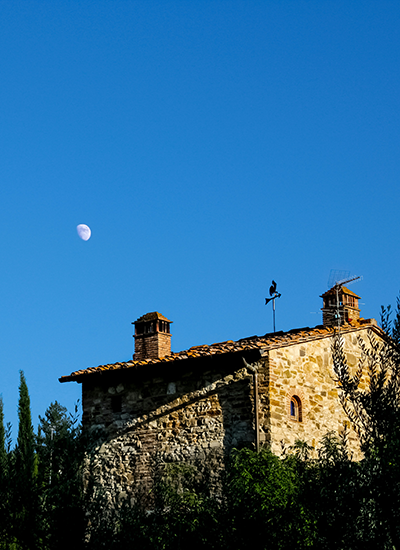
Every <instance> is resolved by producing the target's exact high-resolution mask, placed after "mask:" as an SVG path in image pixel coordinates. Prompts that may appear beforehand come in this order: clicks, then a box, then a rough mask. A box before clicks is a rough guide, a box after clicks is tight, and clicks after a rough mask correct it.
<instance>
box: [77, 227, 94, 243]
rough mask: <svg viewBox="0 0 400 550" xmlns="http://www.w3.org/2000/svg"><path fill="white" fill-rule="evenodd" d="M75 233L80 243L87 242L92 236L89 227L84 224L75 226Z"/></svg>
mask: <svg viewBox="0 0 400 550" xmlns="http://www.w3.org/2000/svg"><path fill="white" fill-rule="evenodd" d="M76 231H77V232H78V235H79V237H80V238H81V239H82V241H88V240H89V239H90V236H91V234H92V232H91V231H90V227H89V226H88V225H86V224H84V223H80V224H79V225H77V226H76Z"/></svg>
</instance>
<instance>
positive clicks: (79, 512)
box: [36, 401, 93, 549]
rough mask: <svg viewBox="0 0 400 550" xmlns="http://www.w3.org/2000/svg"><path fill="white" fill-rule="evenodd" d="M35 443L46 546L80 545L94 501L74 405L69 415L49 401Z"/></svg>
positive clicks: (82, 541) (40, 420)
mask: <svg viewBox="0 0 400 550" xmlns="http://www.w3.org/2000/svg"><path fill="white" fill-rule="evenodd" d="M36 446H37V456H38V458H39V471H38V479H39V485H40V487H41V494H42V513H43V514H44V517H45V518H46V537H45V539H46V544H47V547H48V548H50V549H53V548H54V549H59V548H61V547H71V548H75V549H78V548H80V547H83V544H84V538H85V531H86V526H87V516H86V511H87V510H88V508H89V507H90V506H93V503H91V502H90V498H89V495H87V493H86V492H85V490H84V484H83V473H82V467H83V466H82V465H83V463H84V457H85V452H86V449H87V442H86V439H85V436H84V434H83V433H82V429H81V426H80V424H79V421H78V412H77V408H76V410H75V414H74V415H71V414H68V411H67V409H66V408H65V407H63V406H62V405H60V404H59V403H58V402H57V401H55V402H54V403H51V404H50V406H49V407H48V408H47V410H46V412H45V414H44V417H41V416H39V427H38V435H37V438H36ZM86 497H88V498H86ZM71 526H73V528H71Z"/></svg>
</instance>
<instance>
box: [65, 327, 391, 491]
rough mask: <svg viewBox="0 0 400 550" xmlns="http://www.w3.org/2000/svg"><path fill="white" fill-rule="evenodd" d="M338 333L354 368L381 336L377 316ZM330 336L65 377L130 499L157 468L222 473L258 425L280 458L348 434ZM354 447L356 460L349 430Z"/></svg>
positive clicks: (251, 342) (242, 343) (273, 337)
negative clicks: (203, 463) (204, 465)
mask: <svg viewBox="0 0 400 550" xmlns="http://www.w3.org/2000/svg"><path fill="white" fill-rule="evenodd" d="M164 319H165V318H164ZM341 331H342V337H343V340H344V349H345V353H346V356H347V359H348V362H349V364H350V365H351V366H356V364H357V363H358V359H359V357H360V347H359V344H358V339H359V338H362V339H363V340H364V341H368V333H370V334H373V335H374V337H375V338H381V337H382V336H383V333H382V331H381V329H379V327H378V326H377V324H376V322H375V321H374V320H373V319H371V320H368V321H365V320H362V319H359V320H357V321H354V322H352V323H351V324H346V325H343V327H342V329H341ZM332 336H333V329H332V328H330V327H324V326H318V327H315V328H313V329H308V328H307V329H299V330H294V331H290V332H287V333H277V334H269V335H266V336H263V337H252V338H248V339H243V340H239V341H238V342H231V341H229V342H224V343H221V344H213V345H211V346H198V347H194V348H191V349H190V350H186V351H183V352H179V353H171V354H168V355H165V356H163V357H156V358H149V359H143V360H137V359H136V356H134V360H133V361H130V362H126V363H116V364H113V365H103V366H100V367H96V368H89V369H86V370H83V371H77V372H74V373H72V374H71V375H70V376H66V377H63V378H61V379H60V380H61V381H62V382H66V381H73V380H76V381H78V382H81V383H82V396H83V400H82V401H83V424H84V426H85V427H87V428H89V429H97V430H99V433H101V434H102V435H101V441H100V442H99V450H98V455H97V473H98V475H99V477H100V479H101V480H102V482H103V483H104V484H105V485H106V486H110V487H112V488H113V489H114V490H115V489H116V491H117V493H120V494H121V495H122V496H124V495H125V494H127V493H130V492H132V491H134V489H135V488H136V487H138V486H143V485H146V484H149V483H151V479H152V475H153V467H154V464H155V463H156V462H162V463H168V462H176V461H178V462H182V461H185V462H187V461H195V460H196V459H203V460H204V459H207V461H208V464H209V465H211V466H212V467H211V468H210V470H211V475H214V476H217V475H218V471H219V470H220V468H221V467H222V466H223V462H224V459H225V458H226V457H227V456H228V455H229V453H230V452H231V450H232V449H233V448H234V447H240V446H243V445H250V446H254V445H255V442H256V439H257V437H256V427H257V426H258V437H259V441H260V443H261V445H268V446H270V448H271V449H272V451H273V452H275V453H277V454H279V453H280V452H281V449H282V445H284V446H286V447H288V446H290V445H293V444H294V443H295V441H296V440H298V439H300V440H304V441H306V442H307V443H309V444H310V445H312V446H313V447H315V446H316V445H317V444H318V442H319V441H320V440H321V438H322V437H323V436H324V435H325V434H326V433H327V432H330V431H334V432H338V431H340V430H342V429H343V426H344V423H345V422H346V420H347V419H346V417H345V414H344V413H343V411H342V408H341V405H340V402H339V399H338V389H337V384H336V382H335V379H334V373H333V370H332V357H331V343H332ZM254 372H256V373H257V377H255V375H254ZM256 379H257V382H255V380H256ZM255 383H256V385H257V388H255ZM256 395H258V397H257V402H258V407H256V403H255V396H256ZM257 409H258V416H257V419H256V417H255V411H256V410H257ZM350 444H351V446H352V450H353V451H354V453H355V456H359V455H358V454H357V453H358V447H357V440H356V437H355V434H354V433H352V432H350Z"/></svg>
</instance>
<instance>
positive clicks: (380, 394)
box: [332, 300, 400, 548]
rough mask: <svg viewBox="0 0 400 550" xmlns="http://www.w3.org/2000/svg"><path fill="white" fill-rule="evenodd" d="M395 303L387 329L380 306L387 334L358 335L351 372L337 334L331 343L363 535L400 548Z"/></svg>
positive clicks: (399, 357)
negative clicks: (354, 439) (348, 426)
mask: <svg viewBox="0 0 400 550" xmlns="http://www.w3.org/2000/svg"><path fill="white" fill-rule="evenodd" d="M399 305H400V304H399V300H397V310H396V318H395V321H394V325H393V329H392V324H391V320H390V315H391V309H390V307H388V308H382V316H381V321H382V328H383V330H384V331H385V333H386V335H387V337H384V338H383V340H377V339H376V338H375V337H374V336H373V334H372V333H371V334H370V335H369V339H368V342H364V341H362V340H359V345H360V349H361V359H360V362H359V365H358V367H357V369H356V370H355V371H354V372H352V370H351V368H350V367H349V365H348V363H347V361H346V355H345V352H344V346H343V340H342V338H341V336H340V334H336V336H335V338H334V342H333V347H332V355H333V364H334V370H335V374H336V376H337V380H338V384H339V388H340V399H341V402H342V405H343V408H344V410H345V412H346V413H347V415H348V418H349V420H350V422H351V423H352V425H353V427H354V429H355V430H356V432H357V434H358V436H359V439H360V444H361V449H362V451H363V453H364V457H365V458H364V460H363V461H361V463H360V464H359V465H357V470H356V468H355V467H354V468H353V470H355V473H354V475H355V477H354V479H356V478H357V476H358V479H357V483H358V486H359V490H358V492H357V499H358V503H359V504H360V505H362V506H361V508H362V509H361V511H360V517H361V518H362V520H363V525H362V531H363V533H364V535H363V536H364V538H365V537H366V533H367V532H368V539H369V540H370V541H371V545H375V547H380V548H392V547H396V548H400V461H399V450H400V418H399V414H400V347H399V343H400V342H399V336H400V308H399ZM352 479H353V478H352ZM366 525H368V531H367V529H366ZM371 547H372V546H371Z"/></svg>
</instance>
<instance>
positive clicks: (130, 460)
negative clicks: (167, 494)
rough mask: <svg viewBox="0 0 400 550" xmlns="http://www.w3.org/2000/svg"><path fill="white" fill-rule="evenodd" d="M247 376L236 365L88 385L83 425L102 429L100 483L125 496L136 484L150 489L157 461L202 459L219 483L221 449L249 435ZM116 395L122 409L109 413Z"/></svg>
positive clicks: (251, 429)
mask: <svg viewBox="0 0 400 550" xmlns="http://www.w3.org/2000/svg"><path fill="white" fill-rule="evenodd" d="M251 379H252V378H251V376H250V375H249V373H248V372H247V370H246V368H244V367H242V368H241V369H236V370H235V371H234V372H233V373H230V372H229V369H228V372H226V369H225V372H218V373H216V372H212V371H210V370H208V371H207V370H206V371H204V372H202V373H201V375H200V376H199V375H196V374H195V373H194V372H193V371H188V372H186V373H184V375H182V374H180V375H179V376H178V377H176V378H171V377H161V376H160V377H158V378H149V379H148V380H143V381H132V380H129V379H126V381H125V382H120V383H119V384H110V385H103V384H101V385H100V384H96V385H91V386H87V385H86V387H84V388H83V396H84V403H83V405H84V418H83V422H84V425H86V426H91V428H92V429H96V430H100V432H101V433H102V434H103V442H102V443H101V444H100V445H99V449H98V453H97V459H96V472H97V475H98V477H99V479H100V480H101V482H102V484H103V485H104V486H105V487H108V488H109V489H110V492H111V493H112V494H115V493H116V494H120V495H121V496H125V495H126V494H129V493H134V492H135V488H136V487H137V486H139V485H140V487H144V486H147V487H149V486H150V485H151V480H152V476H153V474H154V467H155V465H156V464H157V463H159V462H162V463H168V462H196V461H197V460H198V459H201V460H204V459H206V458H207V462H208V466H209V475H210V481H211V484H212V485H213V484H214V485H217V484H218V475H219V472H220V471H221V468H222V467H223V461H224V458H225V456H226V454H228V453H229V452H230V450H231V449H232V448H233V447H236V446H240V445H242V444H251V443H252V442H253V441H254V422H253V412H252V404H251V395H250V394H251ZM117 398H118V399H119V398H121V401H120V403H121V410H120V411H119V412H113V407H114V409H115V408H116V399H117ZM117 404H118V403H117Z"/></svg>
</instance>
